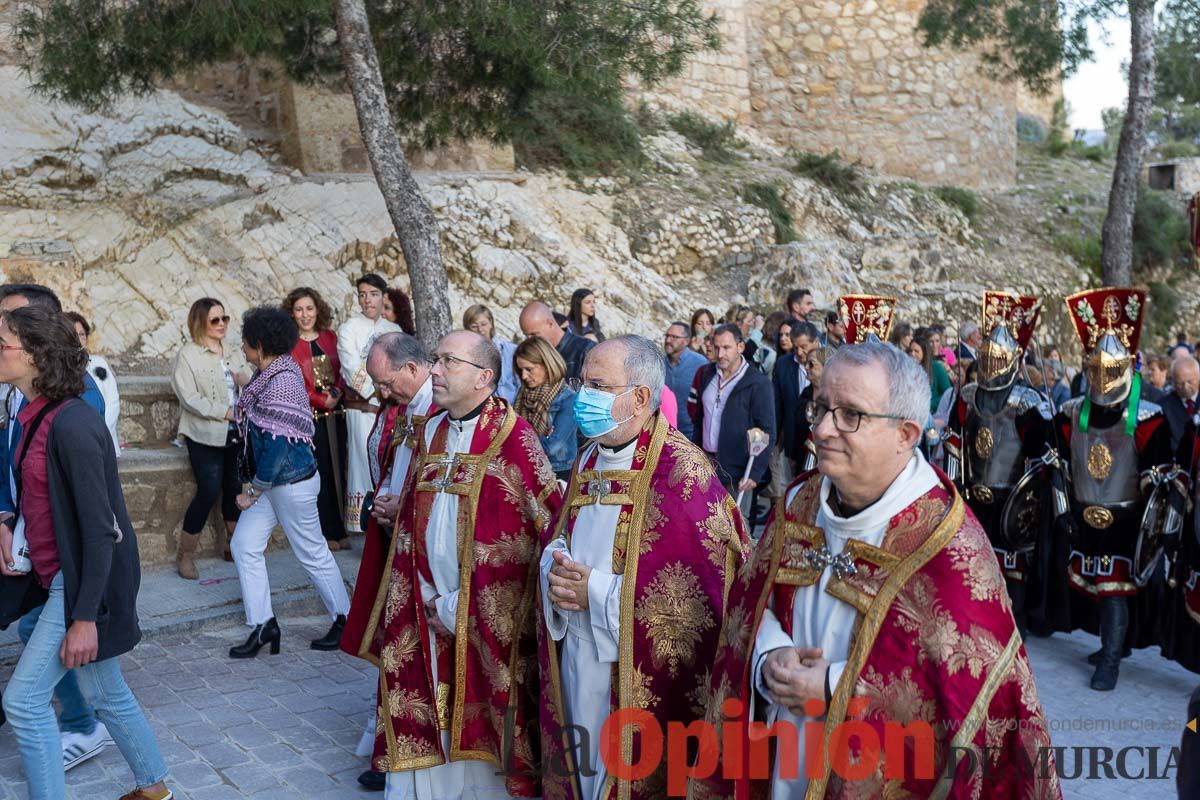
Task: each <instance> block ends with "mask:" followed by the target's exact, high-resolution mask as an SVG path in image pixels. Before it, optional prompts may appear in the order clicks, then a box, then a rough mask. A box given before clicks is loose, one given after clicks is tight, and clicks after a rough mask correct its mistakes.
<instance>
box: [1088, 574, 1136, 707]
mask: <svg viewBox="0 0 1200 800" xmlns="http://www.w3.org/2000/svg"><path fill="white" fill-rule="evenodd" d="M1128 629H1129V603H1128V601H1126V599H1125V598H1124V597H1102V598H1100V663H1099V664H1097V665H1096V671H1095V672H1094V673H1092V688H1093V689H1095V690H1096V691H1097V692H1111V691H1112V690H1113V689H1115V688H1117V674H1118V673H1119V672H1120V669H1121V651H1122V650H1123V649H1124V648H1125V634H1126V632H1127V631H1128Z"/></svg>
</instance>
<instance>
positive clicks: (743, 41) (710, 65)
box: [659, 0, 757, 125]
mask: <svg viewBox="0 0 1200 800" xmlns="http://www.w3.org/2000/svg"><path fill="white" fill-rule="evenodd" d="M756 2H757V0H709V1H708V2H706V3H705V4H704V11H705V13H707V14H716V15H717V16H718V17H719V18H720V26H721V28H720V29H721V44H722V47H721V50H720V52H715V53H714V52H703V53H698V54H697V55H696V56H695V57H694V58H692V60H691V61H690V62H688V65H687V66H686V67H685V68H684V72H683V74H682V75H680V76H679V77H678V78H675V79H673V80H671V81H668V82H667V83H665V84H663V86H662V87H660V88H659V91H661V92H663V93H665V94H668V95H672V96H675V97H678V98H679V99H681V100H683V101H685V102H686V103H687V104H688V105H692V106H696V107H699V108H702V109H704V110H706V111H708V112H709V113H711V114H715V115H717V116H720V117H724V118H725V119H731V120H734V121H735V122H737V123H738V124H739V125H748V124H750V121H751V120H750V55H751V54H750V49H749V47H748V44H747V42H748V36H749V19H750V16H749V10H748V9H749V7H751V6H753V5H754V4H755V3H756Z"/></svg>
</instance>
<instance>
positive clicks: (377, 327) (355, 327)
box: [338, 273, 400, 533]
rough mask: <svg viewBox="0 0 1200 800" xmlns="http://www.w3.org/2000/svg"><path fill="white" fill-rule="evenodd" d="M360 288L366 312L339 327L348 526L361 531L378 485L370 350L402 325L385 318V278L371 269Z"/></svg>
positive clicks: (360, 281) (376, 404)
mask: <svg viewBox="0 0 1200 800" xmlns="http://www.w3.org/2000/svg"><path fill="white" fill-rule="evenodd" d="M357 289H358V306H359V308H360V309H361V310H362V316H361V317H353V318H351V319H349V320H346V322H344V323H342V326H341V327H340V328H338V358H339V359H340V360H341V368H342V378H343V379H345V381H346V390H347V391H346V401H345V405H346V439H347V467H346V530H347V531H351V532H354V533H361V532H362V525H361V523H360V517H361V515H362V504H363V499H364V498H365V497H366V496H367V493H368V492H370V491H371V489H372V488H374V487H372V486H371V467H370V460H369V458H368V456H367V439H368V438H369V437H370V435H371V426H372V425H374V424H375V413H376V412H377V411H378V410H379V401H378V400H376V399H375V384H374V383H372V382H371V376H370V375H369V374H368V373H367V354H368V353H369V352H370V350H371V344H372V343H374V341H375V339H376V338H378V337H379V336H380V335H382V334H384V333H399V332H400V326H398V325H396V323H394V322H388V321H387V320H386V319H384V318H383V293H384V291H385V290H386V289H387V283H386V282H385V281H384V280H383V278H381V277H379V276H378V275H375V274H373V273H367V274H366V275H363V276H362V277H361V278H359V279H358V283H357Z"/></svg>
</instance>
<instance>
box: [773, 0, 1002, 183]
mask: <svg viewBox="0 0 1200 800" xmlns="http://www.w3.org/2000/svg"><path fill="white" fill-rule="evenodd" d="M923 6H924V0H857V1H856V2H840V3H839V2H832V0H825V1H824V2H805V1H803V0H762V2H760V3H759V4H758V5H757V6H756V10H755V13H756V17H755V18H754V19H753V20H752V21H751V23H750V41H749V46H750V50H751V63H752V65H753V66H752V70H751V78H750V91H751V101H750V102H751V106H752V108H753V112H754V113H753V116H752V119H753V125H754V127H756V128H757V129H758V130H759V131H760V132H761V133H764V134H766V135H767V136H769V137H771V138H773V139H775V140H776V141H778V142H779V143H780V144H783V145H785V146H789V147H794V148H796V149H797V150H809V151H814V152H819V153H825V152H829V151H832V150H835V149H836V150H839V151H840V152H841V153H842V155H843V156H845V157H847V158H848V159H858V160H861V161H862V162H863V163H864V164H866V165H867V166H869V167H872V168H874V169H877V170H879V171H881V172H885V173H888V174H891V175H897V176H903V177H908V178H912V179H913V180H917V181H922V182H927V183H952V184H958V185H964V186H974V187H991V186H1004V185H1008V184H1011V183H1013V181H1014V180H1015V178H1016V161H1015V159H1016V105H1017V103H1016V87H1015V86H1012V85H1002V84H998V83H996V82H994V81H990V80H988V79H986V78H984V77H983V76H981V75H980V74H979V71H978V59H977V57H976V56H975V55H973V54H970V53H961V52H953V51H948V50H940V49H929V48H925V47H923V46H922V45H921V43H920V41H919V38H918V35H917V32H916V24H917V19H918V17H919V15H920V12H921V9H922V8H923Z"/></svg>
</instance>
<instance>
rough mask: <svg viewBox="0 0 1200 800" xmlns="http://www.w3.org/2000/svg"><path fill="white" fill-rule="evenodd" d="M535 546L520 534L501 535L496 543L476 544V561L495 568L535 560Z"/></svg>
mask: <svg viewBox="0 0 1200 800" xmlns="http://www.w3.org/2000/svg"><path fill="white" fill-rule="evenodd" d="M533 551H534V544H533V543H532V542H531V541H530V540H529V539H528V537H524V536H521V535H520V534H518V533H505V534H501V535H500V537H499V538H497V539H496V541H495V542H493V543H491V544H487V543H485V542H476V543H475V561H476V562H477V563H479V564H490V565H492V566H494V567H499V566H503V565H505V564H519V563H521V562H522V561H526V562H527V561H529V559H531V558H533Z"/></svg>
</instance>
